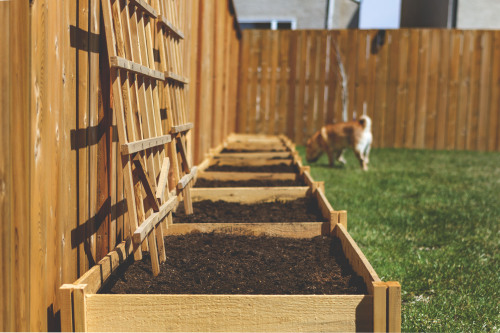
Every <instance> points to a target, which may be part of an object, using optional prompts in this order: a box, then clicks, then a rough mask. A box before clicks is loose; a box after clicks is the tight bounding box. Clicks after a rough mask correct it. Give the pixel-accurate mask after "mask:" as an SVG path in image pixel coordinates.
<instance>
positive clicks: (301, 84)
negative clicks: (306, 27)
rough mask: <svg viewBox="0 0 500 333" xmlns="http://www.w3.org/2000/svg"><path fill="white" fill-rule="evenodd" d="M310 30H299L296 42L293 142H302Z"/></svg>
mask: <svg viewBox="0 0 500 333" xmlns="http://www.w3.org/2000/svg"><path fill="white" fill-rule="evenodd" d="M309 36H310V32H306V31H301V32H300V35H299V43H298V49H297V53H298V59H297V66H298V67H299V70H298V76H299V77H298V86H297V101H296V104H295V128H294V132H295V136H294V138H295V142H303V140H302V138H303V137H304V107H305V104H304V101H305V90H306V80H307V78H306V75H307V54H308V46H309V40H310V38H309Z"/></svg>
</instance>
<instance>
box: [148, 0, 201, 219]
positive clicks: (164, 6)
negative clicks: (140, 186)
mask: <svg viewBox="0 0 500 333" xmlns="http://www.w3.org/2000/svg"><path fill="white" fill-rule="evenodd" d="M155 5H156V6H157V8H159V11H160V14H159V16H158V35H157V47H158V49H159V53H160V64H161V69H162V71H163V72H164V74H165V79H166V80H165V82H164V91H163V93H164V94H163V98H164V105H165V108H166V110H167V116H168V117H167V118H168V119H167V120H168V123H167V131H168V132H169V133H170V134H172V143H171V144H169V153H170V154H169V156H172V157H173V158H174V159H177V161H179V163H173V164H174V165H175V166H177V168H175V167H174V168H173V170H172V171H173V178H171V180H172V181H173V182H174V183H176V184H177V190H178V191H180V192H183V194H184V198H185V200H184V206H185V210H186V212H187V213H188V214H190V213H192V211H193V208H192V203H191V195H190V192H191V184H190V182H191V180H192V179H193V178H194V175H195V174H196V167H192V166H191V163H190V161H189V158H188V152H187V145H186V134H187V132H188V131H189V130H190V129H191V128H193V124H192V123H189V122H188V119H187V112H186V89H185V87H186V86H187V84H188V79H187V78H185V77H184V66H183V61H182V59H183V57H182V54H183V42H184V34H183V33H182V29H183V28H184V25H185V24H184V20H183V18H184V15H183V10H184V5H185V2H184V1H179V0H156V4H155ZM177 161H176V162H177Z"/></svg>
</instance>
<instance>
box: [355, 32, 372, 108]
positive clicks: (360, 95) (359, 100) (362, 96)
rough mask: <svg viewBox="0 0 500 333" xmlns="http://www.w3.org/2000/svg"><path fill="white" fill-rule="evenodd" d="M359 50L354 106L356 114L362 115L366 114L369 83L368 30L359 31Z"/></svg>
mask: <svg viewBox="0 0 500 333" xmlns="http://www.w3.org/2000/svg"><path fill="white" fill-rule="evenodd" d="M357 35H358V37H357V41H358V48H357V55H356V62H357V66H356V69H357V74H356V78H355V81H356V82H355V85H354V87H355V89H354V94H355V95H356V98H355V103H356V105H355V106H354V108H355V110H356V113H357V114H358V115H362V114H364V113H365V112H366V107H367V104H366V102H367V101H366V83H367V81H368V59H369V57H370V49H369V34H368V32H367V31H366V30H359V31H358V34H357Z"/></svg>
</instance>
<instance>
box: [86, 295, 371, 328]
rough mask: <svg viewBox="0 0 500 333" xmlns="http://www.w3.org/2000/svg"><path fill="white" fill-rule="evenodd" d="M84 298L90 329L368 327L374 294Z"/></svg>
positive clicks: (96, 296) (116, 296) (99, 296)
mask: <svg viewBox="0 0 500 333" xmlns="http://www.w3.org/2000/svg"><path fill="white" fill-rule="evenodd" d="M85 302H86V307H87V311H86V316H87V329H88V331H89V332H93V331H103V332H105V331H134V330H141V331H176V332H178V331H190V332H206V331H232V332H247V331H252V332H269V331H294V332H297V331H301V332H302V331H311V332H313V331H356V330H358V331H370V330H372V327H373V319H372V318H373V313H372V312H373V310H372V306H373V297H372V296H362V295H361V296H350V295H339V296H320V295H314V296H299V295H296V296H267V295H255V296H253V295H248V296H246V295H220V296H219V295H147V296H146V295H88V296H87V297H86V300H85ZM112 308H114V309H120V310H119V311H110V309H112ZM270 309H272V311H269V310H270ZM187 318H189V320H186V319H187Z"/></svg>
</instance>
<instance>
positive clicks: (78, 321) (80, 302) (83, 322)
mask: <svg viewBox="0 0 500 333" xmlns="http://www.w3.org/2000/svg"><path fill="white" fill-rule="evenodd" d="M86 287H87V285H86V284H78V285H75V286H74V289H73V301H74V316H75V317H74V318H75V332H86V331H87V318H86V312H85V288H86Z"/></svg>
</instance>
